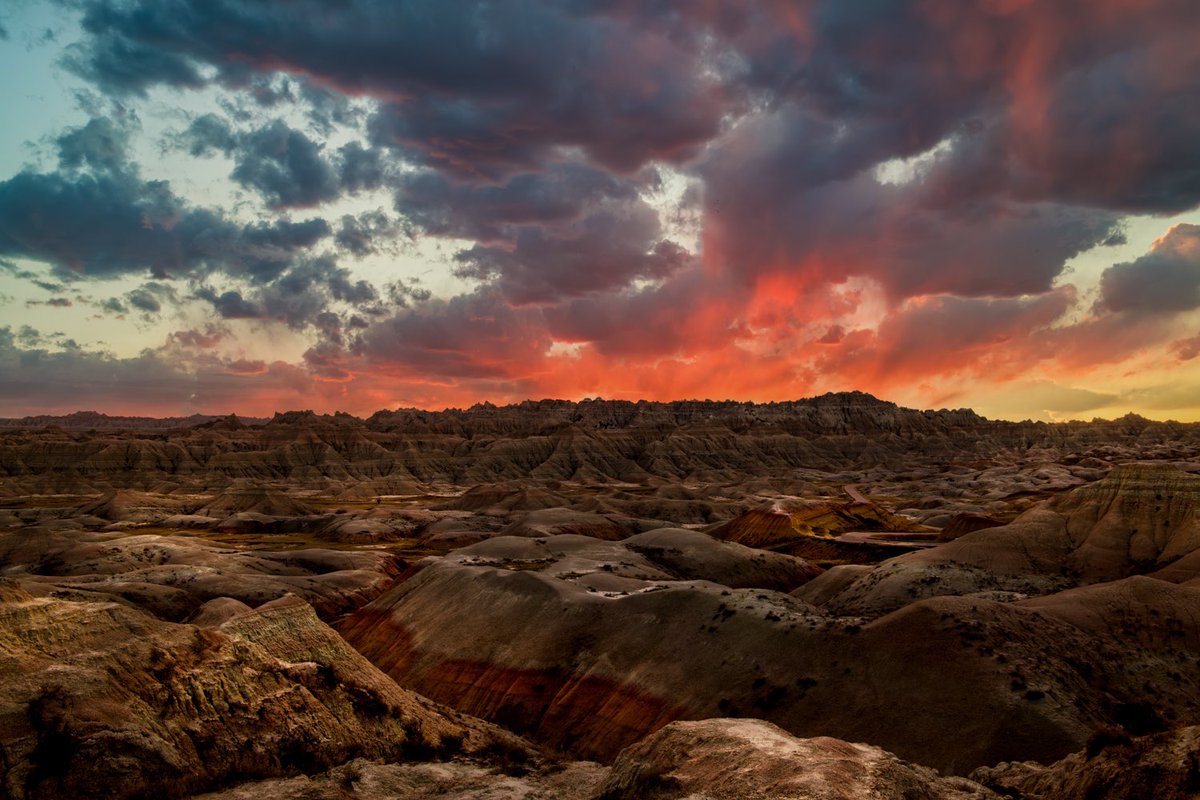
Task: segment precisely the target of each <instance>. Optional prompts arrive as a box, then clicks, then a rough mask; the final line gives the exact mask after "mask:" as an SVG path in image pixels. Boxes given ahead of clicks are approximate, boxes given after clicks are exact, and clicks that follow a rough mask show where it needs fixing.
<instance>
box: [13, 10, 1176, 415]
mask: <svg viewBox="0 0 1200 800" xmlns="http://www.w3.org/2000/svg"><path fill="white" fill-rule="evenodd" d="M671 9H672V5H671V4H652V3H637V2H582V3H565V2H563V3H560V2H548V1H547V2H498V3H486V4H480V3H467V2H463V3H457V2H456V3H403V2H366V1H365V0H363V1H358V0H356V1H355V2H348V3H345V4H339V5H337V6H336V10H330V9H329V8H328V7H327V6H326V4H324V3H321V2H317V0H301V1H300V2H273V1H272V2H253V3H237V2H208V0H169V1H164V0H62V1H61V2H50V1H49V0H47V2H16V3H7V4H5V6H4V8H3V9H0V67H2V68H3V70H4V75H5V78H4V80H3V82H2V83H0V91H2V92H3V95H2V98H0V100H2V102H3V105H4V108H5V109H6V111H5V113H4V115H3V121H0V416H6V417H11V416H21V415H27V414H30V415H32V414H42V413H66V412H70V411H75V410H80V409H93V410H97V411H102V412H106V413H111V414H149V415H186V414H191V413H194V412H202V413H227V412H237V413H240V414H247V415H269V414H270V413H273V412H275V411H278V410H285V409H293V408H312V409H314V410H317V411H323V412H332V411H335V410H341V411H348V412H351V413H355V414H370V413H371V412H374V411H376V410H378V409H381V408H395V407H401V406H417V407H422V408H443V407H447V406H469V405H471V404H474V403H477V402H481V401H490V402H493V403H504V402H514V401H520V400H524V399H527V398H542V397H558V398H565V399H580V398H583V397H594V396H602V397H606V398H623V399H649V400H672V399H681V398H713V399H725V398H732V399H743V400H757V401H764V400H782V399H793V398H798V397H806V396H812V395H816V394H820V393H823V392H826V391H837V390H852V389H856V390H862V391H867V392H871V393H873V394H876V395H878V396H880V397H884V398H886V399H889V400H893V401H896V402H898V403H901V404H904V405H909V406H915V407H963V406H969V407H973V408H975V409H976V410H977V411H979V412H980V413H982V414H985V415H988V416H993V417H1001V418H1012V419H1022V418H1035V419H1071V418H1085V419H1086V418H1091V417H1095V416H1106V417H1113V416H1119V415H1122V414H1125V413H1127V412H1136V413H1139V414H1143V415H1145V416H1147V417H1151V418H1157V419H1167V418H1174V419H1180V420H1200V211H1198V210H1197V207H1198V205H1200V144H1198V142H1200V105H1198V104H1197V103H1196V98H1197V97H1200V47H1197V46H1196V42H1197V41H1200V4H1196V3H1194V2H1191V0H1144V1H1139V2H1132V1H1127V0H1105V2H1095V0H1089V2H1083V0H1061V1H1060V2H1036V3H1035V2H974V3H956V2H932V3H930V2H895V3H846V2H841V0H828V2H823V1H822V0H811V1H809V2H800V3H796V2H790V1H785V0H780V1H779V2H741V3H736V2H731V3H695V4H682V5H679V6H678V8H677V10H671Z"/></svg>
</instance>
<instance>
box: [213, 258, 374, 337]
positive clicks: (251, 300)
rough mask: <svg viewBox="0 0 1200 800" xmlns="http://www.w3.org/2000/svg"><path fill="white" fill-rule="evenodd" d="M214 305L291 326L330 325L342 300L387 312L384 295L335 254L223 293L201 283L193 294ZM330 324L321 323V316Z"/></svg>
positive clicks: (226, 312) (232, 315)
mask: <svg viewBox="0 0 1200 800" xmlns="http://www.w3.org/2000/svg"><path fill="white" fill-rule="evenodd" d="M193 296H194V297H195V298H196V299H199V300H202V301H205V302H207V303H210V304H211V305H212V307H213V309H214V310H215V311H216V313H217V314H218V315H219V316H221V317H222V318H224V319H271V320H276V321H278V322H282V323H284V324H286V325H288V326H289V327H291V328H296V329H302V328H304V327H306V326H314V327H316V328H317V330H318V331H321V330H322V327H324V328H329V327H330V326H329V324H328V320H329V319H331V318H333V317H331V316H329V315H330V314H332V313H333V312H331V311H330V310H329V309H330V307H331V305H334V304H341V305H343V306H349V307H352V308H355V309H357V310H358V311H359V312H361V313H364V314H367V315H369V316H378V315H380V314H382V313H383V308H382V307H381V306H380V305H379V300H380V298H379V293H378V291H377V290H376V289H375V287H374V286H372V285H371V284H370V283H368V282H367V281H364V280H356V279H355V278H354V277H353V276H352V275H351V274H350V271H349V270H347V269H345V268H343V267H339V266H338V265H337V263H336V261H334V260H333V259H332V258H330V257H309V258H303V259H300V260H299V261H298V262H297V263H295V264H294V265H292V266H291V267H289V268H288V269H287V271H285V272H283V273H281V274H280V275H278V276H277V277H275V278H274V279H273V280H271V281H269V282H263V283H261V284H258V285H253V286H249V287H245V288H240V289H229V290H226V291H218V290H216V289H214V288H212V287H211V286H201V287H199V288H198V289H197V290H196V291H195V292H194V294H193ZM322 319H323V320H326V322H324V323H321V324H318V323H319V322H320V321H321V320H322Z"/></svg>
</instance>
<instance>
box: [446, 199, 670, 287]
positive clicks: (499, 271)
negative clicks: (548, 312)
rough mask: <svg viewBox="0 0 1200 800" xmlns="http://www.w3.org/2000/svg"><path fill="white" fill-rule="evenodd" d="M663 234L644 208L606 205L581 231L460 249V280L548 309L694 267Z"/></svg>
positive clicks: (533, 234) (528, 230)
mask: <svg viewBox="0 0 1200 800" xmlns="http://www.w3.org/2000/svg"><path fill="white" fill-rule="evenodd" d="M661 235H662V230H661V226H660V224H659V219H658V215H657V214H656V213H655V212H654V211H653V210H652V209H650V208H649V207H648V206H646V205H644V204H634V205H630V204H613V205H611V206H601V207H599V208H597V209H595V210H593V211H592V213H589V214H588V215H587V216H586V217H584V218H583V219H581V220H579V221H578V223H576V224H572V225H568V226H564V227H562V228H548V227H543V226H537V225H528V226H516V227H514V229H513V230H512V241H511V244H508V245H506V246H485V245H475V246H474V247H471V248H469V249H466V250H463V251H461V252H459V253H457V254H456V255H455V257H454V260H455V261H456V262H457V264H458V266H457V267H456V269H455V273H456V274H457V275H459V276H460V277H466V278H475V279H478V280H482V281H489V282H494V283H495V285H496V286H497V287H499V289H500V290H501V291H502V292H503V293H504V294H505V296H507V297H509V298H510V299H511V300H513V301H514V302H517V303H529V302H549V301H552V300H555V299H561V298H565V297H572V296H576V295H580V294H584V293H587V292H591V291H597V290H601V289H609V288H613V287H617V286H623V285H625V284H627V283H629V282H630V281H631V280H633V279H634V278H647V279H655V278H665V277H667V276H668V275H670V274H671V273H673V272H675V271H677V270H679V269H680V268H682V267H684V266H685V265H687V264H689V263H690V262H691V261H692V256H691V254H690V253H688V252H687V251H686V250H684V249H683V248H682V247H680V246H678V245H677V244H675V243H673V242H671V241H668V240H663V239H660V238H659V237H660V236H661Z"/></svg>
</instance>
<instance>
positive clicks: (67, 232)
mask: <svg viewBox="0 0 1200 800" xmlns="http://www.w3.org/2000/svg"><path fill="white" fill-rule="evenodd" d="M58 143H59V153H60V167H59V169H58V170H57V171H53V172H46V173H38V172H31V171H23V172H20V173H18V174H17V175H15V176H13V177H12V178H10V179H8V180H7V181H2V182H0V256H22V257H27V258H33V259H38V260H41V261H45V262H47V263H49V264H51V265H52V266H54V267H55V268H57V269H59V270H61V271H62V273H63V274H64V275H70V274H71V273H75V274H77V275H83V276H87V277H96V278H104V277H114V276H118V275H123V274H129V273H138V272H149V273H150V274H152V275H155V276H158V277H166V276H176V277H182V276H183V275H184V274H193V273H209V272H223V273H225V274H228V275H231V276H245V277H247V278H249V279H252V280H269V279H271V278H273V277H275V276H277V275H279V274H280V273H281V272H282V271H283V270H284V269H286V267H287V265H288V264H290V263H292V261H294V260H295V259H296V257H297V256H298V254H299V253H301V252H302V251H305V250H307V249H309V248H311V247H312V246H314V245H315V244H316V243H317V242H319V241H320V240H321V239H323V238H324V237H326V236H329V235H330V234H331V230H330V227H329V225H328V223H326V222H325V221H324V220H323V219H320V218H314V219H310V220H306V221H303V222H290V221H287V220H281V221H278V222H273V223H266V222H264V223H254V224H250V225H242V224H238V223H235V222H233V221H231V220H229V219H228V218H227V217H226V216H224V215H223V214H221V213H218V212H215V211H211V210H208V209H202V208H194V207H191V206H189V205H188V204H187V203H186V202H185V201H184V200H183V199H182V198H179V197H178V196H176V195H175V194H174V192H173V191H172V190H171V187H170V185H169V184H167V183H166V182H165V181H146V180H143V179H142V178H141V176H140V175H139V173H138V170H137V168H136V166H135V165H131V164H129V163H128V160H127V156H126V154H125V150H124V143H125V137H124V135H123V134H122V133H121V132H120V131H118V130H117V129H115V128H114V127H113V126H112V125H111V124H109V123H107V122H103V121H97V120H93V121H92V122H89V123H88V124H87V125H85V126H83V127H81V128H77V129H73V130H71V131H69V132H67V133H66V134H64V135H63V136H61V137H60V138H59V140H58Z"/></svg>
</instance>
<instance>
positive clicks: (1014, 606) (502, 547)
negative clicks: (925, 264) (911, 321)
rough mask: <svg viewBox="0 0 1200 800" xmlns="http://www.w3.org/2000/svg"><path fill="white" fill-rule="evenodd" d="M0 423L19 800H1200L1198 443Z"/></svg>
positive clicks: (1, 517) (1, 594) (5, 648)
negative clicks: (88, 797)
mask: <svg viewBox="0 0 1200 800" xmlns="http://www.w3.org/2000/svg"><path fill="white" fill-rule="evenodd" d="M10 422H12V424H10V425H8V426H7V427H5V426H3V425H0V618H2V619H0V622H2V623H3V624H0V786H2V787H3V788H2V789H0V795H3V796H13V797H19V798H26V797H27V798H51V797H75V796H80V795H81V794H88V793H90V794H93V795H96V794H98V795H103V796H111V797H129V798H132V797H151V796H152V797H183V796H188V795H196V794H200V793H203V792H215V793H216V794H213V795H212V796H213V797H224V798H258V797H263V798H265V797H277V796H302V797H310V798H326V797H328V798H339V800H343V799H344V798H357V797H362V798H366V797H372V798H376V797H430V798H433V797H460V798H461V797H476V798H519V797H524V798H579V800H582V799H583V798H588V800H598V799H599V798H608V799H609V800H614V799H615V798H624V797H662V798H666V797H680V798H683V797H711V798H726V797H728V798H741V797H751V796H754V797H757V796H764V795H766V796H778V797H822V798H824V797H881V798H883V797H929V798H941V797H946V798H951V797H954V798H960V797H961V798H968V797H972V798H975V797H978V798H991V797H1000V796H1003V797H1028V798H1052V797H1080V798H1084V797H1096V796H1102V793H1103V792H1106V791H1107V792H1111V796H1114V797H1130V798H1133V797H1139V796H1154V797H1166V798H1171V797H1176V796H1179V797H1184V796H1190V795H1191V794H1194V793H1195V792H1196V791H1200V790H1198V789H1197V788H1196V787H1197V785H1198V784H1200V781H1198V780H1197V777H1196V776H1197V774H1198V773H1197V769H1196V767H1195V764H1196V760H1195V759H1194V758H1193V755H1194V751H1195V749H1196V746H1195V727H1193V726H1196V725H1197V724H1198V723H1200V669H1198V667H1200V627H1198V625H1200V556H1198V555H1197V554H1196V551H1197V549H1198V548H1200V521H1198V520H1197V510H1198V509H1200V426H1196V425H1180V424H1175V423H1154V422H1149V421H1147V420H1144V419H1140V418H1137V417H1126V418H1123V419H1120V420H1115V421H1111V422H1106V421H1095V422H1091V423H1065V424H1054V425H1049V424H1045V423H1030V422H1026V423H1004V422H993V421H989V420H985V419H983V418H981V417H978V416H977V415H975V414H973V413H972V412H970V411H961V410H960V411H936V412H933V411H913V410H910V409H903V408H899V407H897V406H895V405H893V404H891V403H885V402H881V401H878V400H876V399H874V398H872V397H869V396H867V395H862V394H858V393H850V394H840V395H826V396H823V397H819V398H813V399H810V400H802V401H796V402H792V403H773V404H762V405H756V404H751V403H712V402H679V403H626V402H619V401H600V400H591V401H584V402H582V403H569V402H560V401H540V402H530V403H522V404H518V405H514V406H507V407H503V408H498V407H495V406H490V405H486V404H484V405H479V406H475V407H472V408H471V409H467V410H448V411H444V412H424V411H415V410H400V411H388V412H380V413H379V414H376V415H374V416H372V417H371V418H369V419H366V420H361V419H357V418H354V417H351V416H349V415H345V414H337V415H333V416H319V415H315V414H312V413H311V412H288V413H284V414H277V415H276V416H275V417H274V418H272V419H270V420H247V419H237V418H201V419H177V420H166V421H155V420H144V419H135V418H106V417H103V416H102V415H95V414H81V415H71V416H69V417H66V418H53V419H51V418H37V419H29V420H23V421H15V422H13V421H10ZM439 703H440V704H441V705H439ZM518 737H526V738H518ZM578 759H589V760H585V761H580V760H578ZM934 770H940V772H941V774H940V775H939V774H938V773H936V772H934ZM968 775H969V776H972V780H973V781H974V782H972V780H968V779H967V778H966V777H965V776H968ZM1139 786H1140V787H1142V788H1140V789H1139V788H1138V787H1139ZM1146 787H1149V788H1146ZM1139 791H1148V792H1150V794H1149V795H1145V794H1144V793H1143V794H1142V795H1139V794H1138V792H1139ZM1098 793H1099V794H1098Z"/></svg>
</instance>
